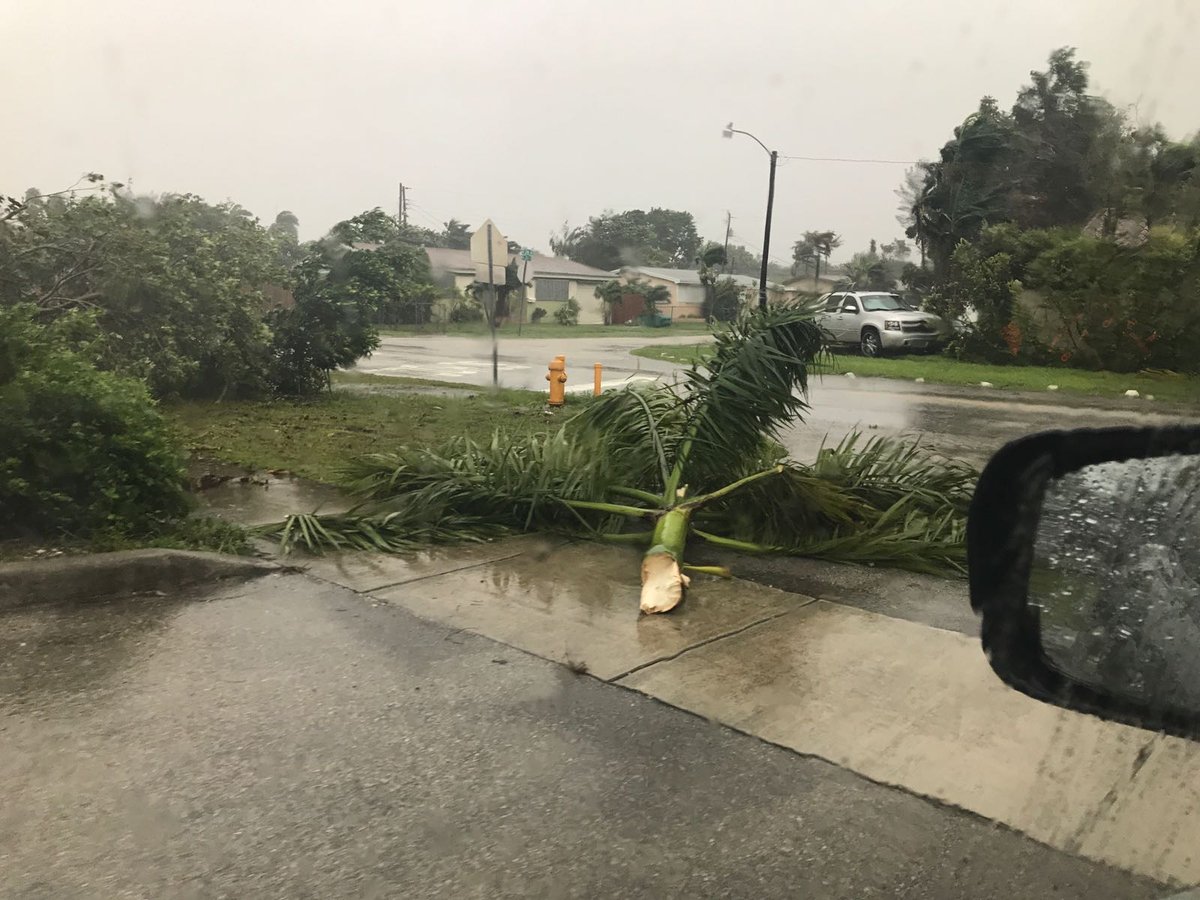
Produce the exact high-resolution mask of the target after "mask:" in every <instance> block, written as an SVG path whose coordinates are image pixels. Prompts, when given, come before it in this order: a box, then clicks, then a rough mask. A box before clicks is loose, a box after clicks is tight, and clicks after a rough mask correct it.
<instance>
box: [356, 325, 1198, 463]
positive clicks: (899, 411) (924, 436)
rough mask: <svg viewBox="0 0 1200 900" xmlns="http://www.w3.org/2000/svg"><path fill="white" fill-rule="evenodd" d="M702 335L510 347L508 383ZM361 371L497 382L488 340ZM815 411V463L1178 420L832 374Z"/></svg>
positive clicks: (644, 371) (647, 372) (424, 351)
mask: <svg viewBox="0 0 1200 900" xmlns="http://www.w3.org/2000/svg"><path fill="white" fill-rule="evenodd" d="M696 340H697V338H696V336H695V335H692V336H688V337H680V338H665V339H653V340H651V339H647V338H644V337H642V338H621V337H614V338H580V339H573V340H568V341H555V340H552V339H523V340H517V339H505V340H503V341H501V344H500V383H501V384H502V385H503V386H507V387H518V388H526V389H530V390H539V391H541V390H545V389H546V380H545V375H546V363H548V362H549V360H550V359H551V358H552V357H553V356H554V355H556V354H559V353H562V354H564V355H565V356H566V357H567V371H568V377H569V378H570V381H569V382H568V388H582V389H585V390H590V389H591V385H592V374H593V373H592V365H593V363H596V362H599V363H601V364H602V366H603V367H604V373H605V374H604V383H605V386H614V385H617V384H620V383H621V382H622V381H625V380H627V379H630V378H635V379H636V378H660V377H661V378H666V377H670V376H671V373H672V372H674V371H676V370H677V368H678V367H676V366H674V365H673V364H671V363H666V362H661V361H658V360H650V359H642V358H640V357H636V356H633V355H631V354H630V352H629V351H630V350H633V349H636V348H637V347H644V346H646V345H648V344H652V343H663V344H687V343H696ZM839 367H840V368H841V369H842V371H853V368H854V357H853V356H844V357H839ZM358 368H359V370H360V371H363V372H373V373H376V374H381V375H407V376H411V377H421V378H433V379H436V380H440V381H458V382H462V383H464V384H490V383H491V345H490V343H489V342H487V341H486V340H481V339H477V338H461V337H446V336H430V337H413V338H407V337H406V338H397V337H385V338H384V339H383V341H382V344H381V345H380V347H379V349H378V350H377V351H376V352H375V353H374V354H373V355H372V356H371V357H370V358H369V359H364V360H362V361H360V363H359V366H358ZM810 403H811V406H812V408H811V410H810V411H809V413H808V414H807V416H806V417H805V421H804V422H803V423H798V424H796V425H794V426H792V427H791V428H789V429H787V431H786V432H785V433H784V435H783V439H784V443H785V445H786V446H787V447H788V449H789V450H790V451H791V453H792V455H793V456H794V457H795V458H796V459H799V460H809V459H812V458H813V456H815V454H816V452H817V449H818V448H819V447H820V446H821V444H822V442H825V443H827V444H828V443H836V442H837V441H839V440H841V439H842V438H843V437H844V436H845V435H847V434H848V433H850V432H853V431H856V430H858V431H862V432H863V433H864V434H865V435H867V436H869V435H872V434H891V435H909V436H919V437H920V438H921V440H922V442H923V443H924V444H926V445H927V446H929V447H931V448H933V449H935V450H938V451H940V452H943V453H945V454H947V455H949V456H953V457H955V458H957V459H962V460H965V461H967V462H970V463H972V464H974V465H982V464H983V463H984V462H986V460H987V458H988V457H989V456H990V455H991V454H992V453H994V452H995V451H996V450H998V449H999V448H1000V447H1001V446H1003V445H1004V444H1005V443H1007V442H1008V441H1010V440H1012V439H1013V438H1016V437H1020V436H1021V435H1023V434H1031V433H1033V432H1037V431H1044V430H1046V429H1050V428H1097V427H1104V426H1108V425H1157V424H1164V423H1167V422H1174V421H1179V420H1180V416H1179V414H1178V413H1177V412H1175V411H1172V410H1165V409H1164V408H1162V407H1159V406H1156V405H1155V404H1154V403H1153V402H1151V401H1145V400H1126V399H1125V398H1123V397H1113V398H1111V399H1110V398H1105V399H1104V401H1103V403H1098V402H1097V401H1096V400H1094V399H1092V398H1081V397H1077V396H1071V395H1067V394H1054V395H1048V394H1047V395H1042V394H1022V393H1016V392H1010V391H999V390H994V389H986V388H953V387H947V386H942V385H929V384H916V383H914V382H910V381H900V380H896V379H889V378H848V377H846V376H845V375H827V376H825V377H824V378H819V379H815V380H814V381H813V383H812V384H811V393H810Z"/></svg>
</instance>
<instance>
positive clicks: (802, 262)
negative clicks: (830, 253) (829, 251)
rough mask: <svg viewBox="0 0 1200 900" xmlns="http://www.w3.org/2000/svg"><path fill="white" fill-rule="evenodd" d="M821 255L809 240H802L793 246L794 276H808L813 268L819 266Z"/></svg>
mask: <svg viewBox="0 0 1200 900" xmlns="http://www.w3.org/2000/svg"><path fill="white" fill-rule="evenodd" d="M820 259H821V258H820V255H819V254H818V252H817V248H816V247H815V246H813V244H812V242H811V241H810V240H808V238H806V237H805V238H801V239H800V240H798V241H796V243H794V244H793V245H792V274H793V275H800V274H804V275H807V274H808V273H809V272H811V271H813V268H814V267H816V266H819V265H820V264H821V262H820Z"/></svg>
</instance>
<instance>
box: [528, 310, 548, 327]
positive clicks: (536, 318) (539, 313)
mask: <svg viewBox="0 0 1200 900" xmlns="http://www.w3.org/2000/svg"><path fill="white" fill-rule="evenodd" d="M544 318H546V310H545V309H544V308H542V307H540V306H539V307H538V308H537V309H535V310H534V311H533V315H531V316H530V317H529V321H530V322H532V323H533V324H534V325H536V324H537V323H538V322H540V321H542V319H544Z"/></svg>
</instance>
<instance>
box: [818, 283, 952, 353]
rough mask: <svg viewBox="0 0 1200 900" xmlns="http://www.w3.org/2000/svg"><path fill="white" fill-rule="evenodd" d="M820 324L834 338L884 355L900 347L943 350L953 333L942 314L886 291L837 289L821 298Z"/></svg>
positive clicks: (865, 351)
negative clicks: (920, 307) (918, 307)
mask: <svg viewBox="0 0 1200 900" xmlns="http://www.w3.org/2000/svg"><path fill="white" fill-rule="evenodd" d="M818 302H819V303H820V304H821V306H822V311H821V312H820V313H819V314H818V315H817V324H818V325H820V326H821V327H822V328H824V329H825V331H826V332H828V333H829V335H830V342H831V343H833V344H840V345H842V346H848V347H849V346H854V347H858V348H860V349H861V350H862V354H863V356H883V354H884V353H887V352H888V351H896V350H907V351H913V350H930V351H932V350H939V349H941V348H942V347H943V346H945V344H946V342H947V341H948V340H950V336H951V334H952V333H953V332H952V330H951V328H950V325H949V323H947V322H946V320H945V319H943V318H941V317H940V316H935V315H933V314H932V313H925V312H921V311H919V310H916V309H913V308H912V307H910V306H906V305H905V303H904V301H903V300H902V299H901V298H900V297H899V296H898V295H896V294H889V293H885V292H883V291H835V292H834V293H832V294H826V295H825V296H824V297H822V298H821V299H820V300H819V301H818Z"/></svg>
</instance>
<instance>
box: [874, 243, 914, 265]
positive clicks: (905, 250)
mask: <svg viewBox="0 0 1200 900" xmlns="http://www.w3.org/2000/svg"><path fill="white" fill-rule="evenodd" d="M879 252H880V254H882V256H883V258H884V259H885V260H890V259H895V260H898V261H900V262H904V261H905V260H906V259H908V257H909V256H910V255H911V254H912V250H911V249H910V248H909V246H908V243H907V242H906V241H905V240H904V239H903V238H897V239H896V240H894V241H892V242H891V243H887V244H880V246H879Z"/></svg>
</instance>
